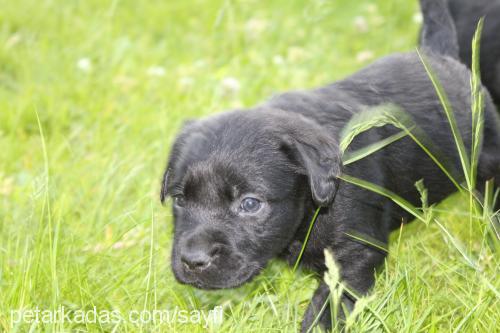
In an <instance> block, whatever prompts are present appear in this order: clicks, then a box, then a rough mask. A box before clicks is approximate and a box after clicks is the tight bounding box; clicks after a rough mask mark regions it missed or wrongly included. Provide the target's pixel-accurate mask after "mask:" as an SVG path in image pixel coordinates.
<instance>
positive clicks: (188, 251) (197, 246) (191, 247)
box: [179, 230, 223, 273]
mask: <svg viewBox="0 0 500 333" xmlns="http://www.w3.org/2000/svg"><path fill="white" fill-rule="evenodd" d="M222 247H223V244H221V243H219V242H214V241H213V240H212V239H211V237H209V235H207V233H206V232H205V231H202V230H201V231H195V232H193V233H192V234H191V235H189V236H188V237H187V238H186V240H185V242H183V244H182V245H181V246H180V253H179V255H180V259H181V262H182V264H183V268H184V270H185V271H187V272H191V273H201V272H202V271H204V270H205V269H207V268H208V267H210V266H211V265H212V263H213V262H214V261H215V260H216V259H217V257H218V256H219V254H220V252H221V249H222Z"/></svg>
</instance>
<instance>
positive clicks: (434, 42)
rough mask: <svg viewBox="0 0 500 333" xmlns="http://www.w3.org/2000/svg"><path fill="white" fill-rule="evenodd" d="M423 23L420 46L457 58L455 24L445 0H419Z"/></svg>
mask: <svg viewBox="0 0 500 333" xmlns="http://www.w3.org/2000/svg"><path fill="white" fill-rule="evenodd" d="M420 8H421V10H422V16H423V19H424V24H423V26H422V31H421V35H420V46H421V47H422V48H426V49H429V50H431V51H433V52H435V53H437V54H442V55H447V56H450V57H452V58H455V59H459V58H458V40H457V39H458V38H457V32H456V30H455V24H454V22H453V19H452V17H451V14H450V12H449V10H448V6H447V4H446V1H445V0H420Z"/></svg>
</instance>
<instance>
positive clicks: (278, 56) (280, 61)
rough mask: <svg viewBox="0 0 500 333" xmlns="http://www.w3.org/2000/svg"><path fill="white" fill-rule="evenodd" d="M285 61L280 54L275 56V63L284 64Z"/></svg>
mask: <svg viewBox="0 0 500 333" xmlns="http://www.w3.org/2000/svg"><path fill="white" fill-rule="evenodd" d="M284 63H285V59H284V58H283V57H282V56H280V55H279V54H277V55H275V56H274V57H273V64H275V65H283V64H284Z"/></svg>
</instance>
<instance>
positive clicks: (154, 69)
mask: <svg viewBox="0 0 500 333" xmlns="http://www.w3.org/2000/svg"><path fill="white" fill-rule="evenodd" d="M166 73H167V72H166V70H165V68H164V67H162V66H151V67H149V68H148V75H149V76H157V77H161V76H165V74H166Z"/></svg>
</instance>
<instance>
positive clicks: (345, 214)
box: [161, 0, 500, 330]
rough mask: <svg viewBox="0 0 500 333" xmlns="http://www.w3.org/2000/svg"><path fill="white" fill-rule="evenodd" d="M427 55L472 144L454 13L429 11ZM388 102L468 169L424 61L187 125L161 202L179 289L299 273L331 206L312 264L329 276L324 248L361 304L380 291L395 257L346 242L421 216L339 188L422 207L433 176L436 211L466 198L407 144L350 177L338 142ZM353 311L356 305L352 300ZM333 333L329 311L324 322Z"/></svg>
mask: <svg viewBox="0 0 500 333" xmlns="http://www.w3.org/2000/svg"><path fill="white" fill-rule="evenodd" d="M421 3H422V9H423V11H424V17H425V28H424V32H423V38H422V50H423V52H424V54H425V56H426V58H427V59H428V62H429V63H430V65H431V66H432V68H433V71H434V72H435V73H436V74H437V76H438V77H439V80H440V82H441V83H442V84H443V86H444V87H445V90H446V92H447V94H448V96H449V99H450V102H451V105H452V107H453V109H454V112H455V115H456V120H457V123H458V127H459V129H460V131H461V133H462V135H463V137H464V139H465V141H466V145H468V146H470V138H471V113H470V106H471V100H470V96H471V93H470V72H469V70H468V69H467V68H466V67H465V66H464V65H462V64H461V63H460V62H459V61H457V58H458V46H457V43H456V36H455V30H454V26H453V23H452V21H451V18H450V17H449V14H448V12H447V10H446V8H445V4H444V3H443V2H441V1H437V0H422V1H421ZM385 103H393V104H396V105H399V106H400V107H401V108H403V109H404V110H406V112H408V113H409V114H411V116H412V117H413V120H414V121H415V122H416V123H417V124H418V125H419V126H420V127H421V128H422V129H423V130H424V131H425V132H426V133H427V134H428V136H429V137H430V138H431V139H432V141H433V142H436V143H439V145H440V149H441V150H442V152H443V154H445V155H446V156H447V157H448V159H449V161H450V163H451V164H452V165H454V166H455V167H456V168H457V169H459V168H460V167H459V166H460V161H459V157H458V155H457V151H456V148H455V144H454V141H453V138H452V134H451V131H450V129H449V125H448V122H447V120H446V116H445V114H444V111H443V109H442V106H441V103H440V102H439V100H438V97H437V95H436V92H435V90H434V88H433V86H432V83H431V81H430V79H429V77H428V76H427V74H426V72H425V70H424V67H423V65H422V63H421V61H420V59H419V57H418V55H417V54H416V53H414V52H412V53H405V54H395V55H391V56H388V57H385V58H382V59H381V60H379V61H376V62H375V63H373V64H372V65H370V66H368V67H367V68H365V69H363V70H361V71H359V72H358V73H356V74H354V75H352V76H350V77H348V78H347V79H345V80H342V81H339V82H336V83H333V84H330V85H328V86H325V87H322V88H319V89H315V90H311V91H298V92H288V93H284V94H282V95H279V96H276V97H274V98H272V99H271V100H269V101H267V102H265V103H263V104H261V105H259V106H256V107H254V108H252V109H249V110H245V111H232V112H227V113H222V114H218V115H214V116H211V117H208V118H205V119H202V120H197V121H194V122H190V123H188V124H186V125H185V126H184V128H183V129H182V131H181V133H180V134H179V136H178V137H177V139H176V141H175V144H174V146H173V148H172V151H171V154H170V158H169V161H168V165H167V168H166V171H165V174H164V179H163V188H162V191H161V200H162V201H164V200H165V198H166V197H167V196H171V197H172V198H173V199H174V203H173V212H174V223H175V235H174V245H173V251H172V268H173V271H174V274H175V276H176V278H177V279H178V280H179V281H180V282H182V283H188V284H191V285H194V286H196V287H199V288H204V289H213V288H229V287H236V286H239V285H241V284H242V283H244V282H246V281H249V280H250V279H251V278H252V277H254V276H255V275H256V274H258V273H259V272H260V270H261V269H262V268H263V267H264V266H265V265H266V263H267V262H268V261H269V260H270V259H271V258H274V257H278V256H280V257H282V258H285V259H287V260H289V261H290V262H292V263H293V262H294V261H295V260H296V258H297V256H298V253H299V250H300V247H301V245H302V242H303V240H304V237H305V234H306V231H307V228H308V226H309V223H310V221H311V217H312V215H313V213H314V211H315V209H316V208H317V207H323V208H322V210H321V213H320V215H319V217H318V219H317V221H316V224H315V226H314V228H313V230H312V233H311V236H310V239H309V242H308V243H307V246H306V250H305V253H304V256H303V258H302V264H303V265H305V266H306V267H308V268H310V269H312V270H314V271H316V272H318V273H319V274H318V275H320V276H321V275H322V273H323V272H324V271H325V264H324V255H323V250H324V249H325V248H330V249H331V250H332V251H333V253H334V256H335V259H336V261H337V263H338V264H339V265H340V267H341V276H342V279H343V281H344V282H345V283H346V284H347V285H349V286H350V287H351V288H352V289H354V290H355V291H357V292H359V293H366V292H367V291H368V290H369V289H370V287H371V286H372V285H373V283H374V270H375V268H376V267H377V266H379V265H380V264H382V263H383V261H384V257H385V254H384V253H381V252H379V251H377V250H375V249H373V248H371V247H369V246H366V245H365V244H362V243H359V242H356V241H354V240H353V239H352V238H350V237H348V236H347V235H346V233H348V232H359V233H362V234H365V235H369V236H371V237H372V238H375V239H377V240H379V241H381V242H387V238H388V235H389V233H390V231H391V230H392V229H393V228H395V227H397V226H399V225H400V223H401V221H402V220H406V219H411V217H410V216H408V214H406V213H405V212H404V211H403V210H401V209H400V208H399V207H398V206H396V205H394V204H393V203H392V202H391V201H389V200H387V199H385V198H383V197H380V196H379V195H377V194H374V193H373V192H370V191H367V190H364V189H362V188H359V187H356V186H353V185H350V184H348V183H342V184H341V185H340V186H339V182H338V178H337V177H338V176H339V175H340V174H341V172H343V171H344V172H346V173H347V174H349V175H353V176H356V177H359V178H362V179H365V180H368V181H371V182H374V183H376V184H379V185H381V186H383V187H385V188H388V189H390V190H392V191H394V192H396V193H398V194H400V195H402V196H403V197H404V198H406V199H407V200H409V201H410V202H412V203H414V204H418V203H419V194H418V192H417V190H416V189H415V186H414V183H415V182H416V181H417V180H419V179H425V182H426V185H427V187H428V190H429V201H430V202H431V203H433V202H438V201H440V200H442V199H443V198H445V197H446V196H448V195H449V194H450V193H452V192H454V190H455V188H454V186H453V185H452V184H451V182H450V181H449V180H448V178H447V177H446V176H445V175H444V174H443V173H442V172H441V171H440V169H439V168H438V167H437V166H436V165H435V163H434V162H433V161H432V160H431V159H430V158H429V157H428V156H427V155H426V154H425V153H424V152H423V151H422V150H421V149H420V148H419V147H418V146H417V145H416V144H415V143H414V142H413V141H412V140H411V139H410V138H404V139H402V140H399V141H397V142H395V143H393V144H391V145H389V146H388V147H386V148H385V149H383V150H381V151H379V152H377V153H375V154H372V155H370V156H369V157H367V158H365V159H362V160H360V161H358V162H356V163H353V164H350V165H348V166H346V167H345V168H344V169H345V170H343V167H342V163H341V156H340V150H339V144H338V136H339V133H340V131H341V130H342V128H343V127H344V125H345V124H346V123H347V122H348V121H349V119H350V118H351V117H352V116H353V115H354V114H356V113H357V112H360V111H362V110H365V109H367V108H369V107H372V106H377V105H380V104H385ZM396 132H397V129H395V128H392V127H389V126H386V127H382V128H376V129H373V130H370V131H367V132H365V133H364V134H362V135H360V136H358V137H357V138H356V139H355V140H354V142H353V144H352V149H358V148H360V147H364V146H366V145H367V144H370V143H373V142H375V141H378V140H380V139H382V138H386V137H388V136H389V135H392V134H394V133H396ZM481 156H482V157H481V161H480V171H479V178H480V180H479V181H480V182H482V181H484V180H485V179H486V178H488V177H491V176H498V177H500V171H499V170H498V167H499V166H500V119H499V117H498V115H497V113H496V110H495V109H494V106H493V103H492V101H491V98H490V96H489V95H488V93H487V92H485V138H484V141H483V147H482V155H481ZM328 295H329V289H328V287H327V285H326V284H325V283H324V282H320V284H319V287H318V289H317V290H316V292H315V293H314V296H313V298H312V301H311V304H310V306H309V307H308V309H307V312H306V314H305V318H304V321H303V323H302V328H303V330H307V329H308V328H309V327H310V326H311V325H312V324H313V322H314V320H315V318H316V316H318V315H319V312H320V309H321V307H322V306H323V304H325V301H326V300H327V299H328ZM342 301H343V302H344V304H346V306H347V307H352V305H353V303H354V301H353V300H352V299H351V297H350V296H349V295H347V294H346V295H344V296H343V300H342ZM320 323H321V324H322V325H323V326H324V327H325V328H329V327H330V325H331V319H330V310H329V309H328V308H327V309H326V310H325V311H324V312H323V313H322V314H321V316H320Z"/></svg>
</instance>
